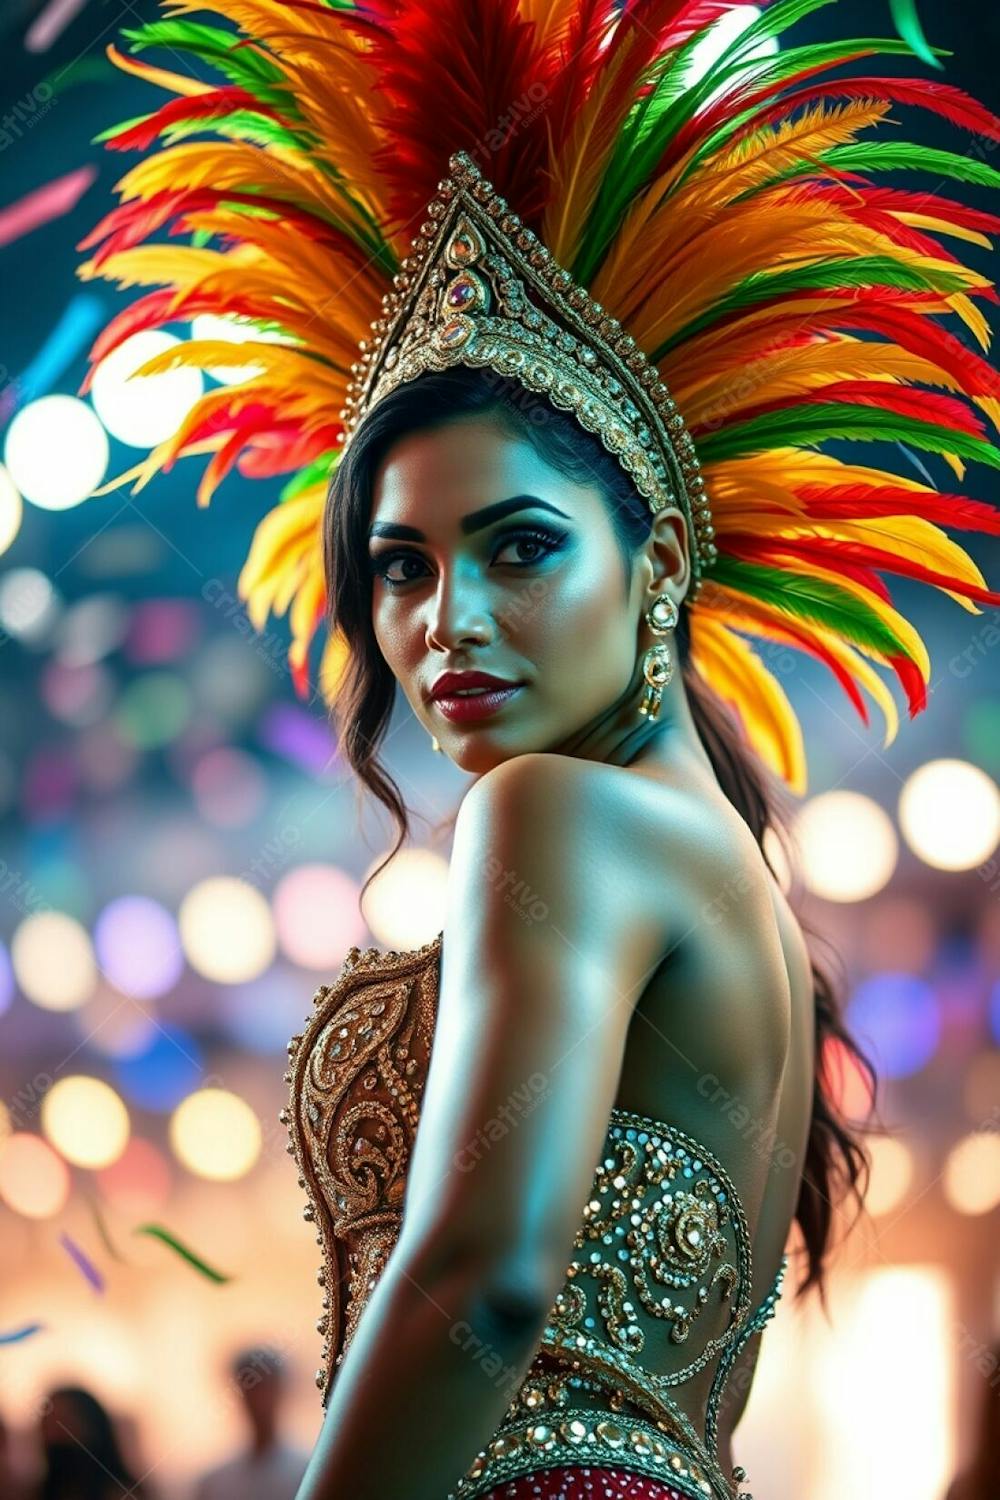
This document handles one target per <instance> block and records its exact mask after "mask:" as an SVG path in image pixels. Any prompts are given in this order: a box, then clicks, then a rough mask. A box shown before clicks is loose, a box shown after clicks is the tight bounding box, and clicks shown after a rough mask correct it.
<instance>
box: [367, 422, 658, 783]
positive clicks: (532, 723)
mask: <svg viewBox="0 0 1000 1500" xmlns="http://www.w3.org/2000/svg"><path fill="white" fill-rule="evenodd" d="M404 528H405V530H404ZM370 533H371V535H370V541H369V555H370V559H371V568H372V573H373V579H372V623H373V627H374V630H375V636H376V639H377V641H378V644H379V647H380V649H381V651H382V653H383V655H384V657H385V660H386V662H387V663H388V665H389V667H390V668H391V670H392V672H393V673H394V675H395V676H396V678H397V679H398V680H399V683H400V685H401V687H402V689H403V692H404V693H405V694H406V697H407V699H408V701H409V703H410V706H411V707H412V709H413V711H414V713H415V714H416V716H417V718H418V720H419V721H420V723H421V724H422V725H423V726H424V728H425V729H427V730H428V732H429V733H430V734H433V735H436V736H437V738H438V740H439V741H440V743H441V746H442V748H443V749H444V750H445V751H446V752H447V753H448V755H449V756H450V757H451V759H452V760H453V761H454V762H455V763H456V764H457V765H459V766H461V767H462V769H463V770H467V771H473V772H477V773H482V772H484V771H487V770H489V769H490V767H492V766H494V765H497V764H499V763H500V762H502V761H504V760H508V759H509V758H510V757H511V756H514V755H522V754H524V753H525V752H527V751H536V750H545V749H550V748H551V747H552V746H553V745H557V744H559V743H560V742H561V741H563V740H564V739H566V738H567V737H568V736H570V735H571V734H573V733H574V732H575V731H577V730H579V729H580V728H581V727H582V726H584V725H586V724H588V723H589V722H590V721H591V720H593V719H594V718H595V717H596V716H598V715H599V714H600V713H601V712H602V710H604V709H606V707H607V705H608V704H609V703H611V702H613V700H615V699H616V698H617V697H619V696H620V695H621V693H622V692H623V691H624V689H625V688H626V686H627V685H628V683H629V680H630V677H631V675H632V672H633V669H634V667H635V663H636V654H637V621H638V619H639V615H640V610H641V606H642V597H643V588H644V585H645V583H646V582H648V579H647V578H645V577H644V574H643V570H642V569H641V568H636V569H634V570H633V577H632V581H631V587H630V590H629V597H628V598H626V591H625V581H624V575H623V569H622V562H621V555H620V552H619V549H618V546H617V543H616V541H615V537H614V533H613V530H612V525H611V519H610V516H609V514H608V511H607V509H606V507H605V503H604V501H603V499H602V498H601V491H600V490H599V488H598V487H597V486H596V485H580V484H575V483H573V482H572V481H570V480H568V479H566V478H564V477H563V475H562V474H560V473H559V472H558V471H557V470H555V469H552V468H550V467H549V465H548V464H546V463H545V461H544V460H543V459H542V458H541V457H540V456H539V455H538V454H537V453H536V452H535V450H534V448H533V447H532V446H531V444H530V443H527V442H525V441H524V440H523V439H520V438H517V437H514V436H512V435H510V434H508V433H507V431H506V430H505V428H504V427H503V426H502V425H500V424H499V423H498V422H496V421H495V420H492V419H490V418H489V417H461V418H458V419H455V420H454V421H451V422H448V423H446V424H445V425H443V426H441V427H437V428H435V429H433V430H428V431H423V432H418V433H413V434H410V435H408V436H406V437H404V438H401V439H400V440H399V441H398V442H397V443H395V444H394V445H393V446H392V448H391V449H390V450H389V451H388V453H387V454H386V456H385V458H384V459H383V460H382V463H381V464H380V465H379V467H378V469H377V470H376V473H375V488H374V495H373V504H372V516H371V524H370ZM640 555H641V554H640ZM445 671H453V672H462V671H481V672H488V673H490V674H492V675H493V676H495V677H499V678H502V679H505V680H506V681H508V682H510V683H519V684H521V686H520V687H519V688H518V690H517V691H516V692H514V693H512V694H510V695H508V696H507V697H506V698H504V699H503V700H502V701H500V703H499V706H497V707H496V708H495V709H494V710H493V711H491V712H487V713H485V714H482V716H481V717H477V718H474V719H470V718H465V717H462V718H458V717H455V716H454V715H453V716H449V714H448V712H447V707H446V705H442V704H439V703H438V702H435V701H433V700H432V697H431V693H432V689H433V688H434V684H435V679H436V678H438V677H439V676H440V675H441V673H443V672H445ZM467 701H468V700H467ZM473 701H474V700H473ZM493 701H494V702H495V701H496V700H493ZM468 712H469V711H468V710H464V711H463V710H462V709H461V708H459V709H458V710H457V713H458V714H462V713H468Z"/></svg>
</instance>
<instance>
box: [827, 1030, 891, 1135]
mask: <svg viewBox="0 0 1000 1500" xmlns="http://www.w3.org/2000/svg"><path fill="white" fill-rule="evenodd" d="M820 1068H821V1071H822V1075H823V1085H824V1088H825V1090H826V1092H827V1093H829V1094H830V1096H831V1098H832V1099H833V1101H834V1103H835V1104H836V1106H837V1109H838V1110H839V1111H840V1113H841V1114H843V1115H845V1116H846V1117H847V1119H849V1120H855V1121H862V1120H867V1118H868V1116H869V1114H870V1113H871V1109H872V1105H873V1104H874V1103H875V1100H874V1099H873V1097H872V1093H871V1085H870V1082H869V1078H868V1075H867V1073H866V1072H864V1070H863V1069H862V1066H861V1064H860V1063H859V1061H858V1059H857V1058H856V1057H855V1055H854V1053H853V1052H852V1051H850V1049H849V1048H847V1047H845V1046H844V1044H843V1042H842V1041H841V1040H840V1038H839V1037H836V1036H830V1037H827V1038H826V1040H825V1042H824V1043H823V1050H822V1055H821V1058H820ZM876 1087H877V1080H876Z"/></svg>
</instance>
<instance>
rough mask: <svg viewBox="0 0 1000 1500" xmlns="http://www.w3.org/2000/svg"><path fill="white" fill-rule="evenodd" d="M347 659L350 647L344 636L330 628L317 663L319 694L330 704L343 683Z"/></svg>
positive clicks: (337, 694) (334, 699)
mask: <svg viewBox="0 0 1000 1500" xmlns="http://www.w3.org/2000/svg"><path fill="white" fill-rule="evenodd" d="M349 659H350V648H349V647H348V644H347V641H346V640H345V639H344V636H343V635H342V634H341V633H340V632H339V631H336V630H331V631H330V632H329V634H328V635H327V638H326V643H325V644H324V646H323V653H322V655H321V657H320V663H319V690H320V694H321V695H322V698H323V701H324V702H325V703H328V704H330V705H331V706H332V705H333V704H334V702H335V701H336V699H337V697H338V696H339V694H340V690H341V688H342V687H343V685H344V680H345V674H346V671H347V666H348V662H349Z"/></svg>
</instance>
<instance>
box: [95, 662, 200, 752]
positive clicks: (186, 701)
mask: <svg viewBox="0 0 1000 1500" xmlns="http://www.w3.org/2000/svg"><path fill="white" fill-rule="evenodd" d="M191 710H192V702H191V690H190V688H189V687H188V685H187V683H186V682H185V681H184V679H183V678H182V677H178V676H177V675H176V674H175V673H173V672H167V671H159V672H146V673H145V674H144V675H143V676H142V677H137V678H135V679H134V680H133V681H132V682H130V683H129V684H128V686H127V687H126V688H125V689H124V691H123V692H122V695H121V697H120V698H119V700H118V703H117V705H116V707H115V714H114V724H115V728H116V729H117V730H118V733H119V734H120V735H121V737H122V739H123V740H125V741H126V743H128V744H131V745H135V746H136V747H137V748H138V749H140V750H151V749H153V748H155V747H156V746H158V745H166V744H168V743H169V742H170V740H172V739H174V738H175V736H176V735H178V734H180V732H181V730H182V729H183V728H184V725H185V724H186V723H187V722H188V719H189V718H190V717H191Z"/></svg>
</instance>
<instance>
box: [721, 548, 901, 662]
mask: <svg viewBox="0 0 1000 1500" xmlns="http://www.w3.org/2000/svg"><path fill="white" fill-rule="evenodd" d="M710 577H711V581H712V583H721V584H724V585H725V586H726V588H730V589H732V590H733V591H734V592H735V593H740V594H746V595H747V596H748V597H749V598H751V599H760V600H761V601H762V602H764V603H765V604H769V605H771V606H772V607H773V608H774V609H777V610H780V611H781V613H782V614H786V615H792V616H793V617H795V618H796V619H800V620H810V621H812V622H813V623H814V624H816V625H825V626H826V627H827V628H828V629H830V630H833V631H835V632H836V634H837V635H838V636H841V637H843V638H844V639H845V640H849V641H853V642H854V644H855V645H857V646H860V647H862V649H865V650H869V651H874V652H876V653H877V654H878V655H880V656H905V657H907V659H911V658H910V652H909V651H908V650H907V648H906V647H905V646H904V645H903V642H902V641H901V640H900V639H899V637H898V636H897V634H896V632H895V631H894V630H892V629H891V628H890V626H889V625H887V624H886V622H885V621H884V620H883V619H881V617H880V616H879V615H877V614H876V613H875V611H874V610H873V609H872V608H871V607H870V606H869V605H867V604H865V603H864V601H863V600H860V599H858V598H857V597H856V596H855V595H854V594H852V593H849V592H848V591H847V590H846V589H842V588H840V586H839V585H838V584H835V583H830V582H829V581H828V580H827V579H825V578H816V577H814V576H812V575H811V574H808V573H792V572H790V571H789V570H788V569H787V568H779V567H767V566H766V565H765V564H762V563H750V562H743V561H742V560H741V559H739V558H735V557H718V558H717V559H716V561H715V562H714V563H713V564H712V570H711V574H710ZM746 628H747V630H751V631H752V630H753V624H752V622H749V621H748V622H747V626H746Z"/></svg>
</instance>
